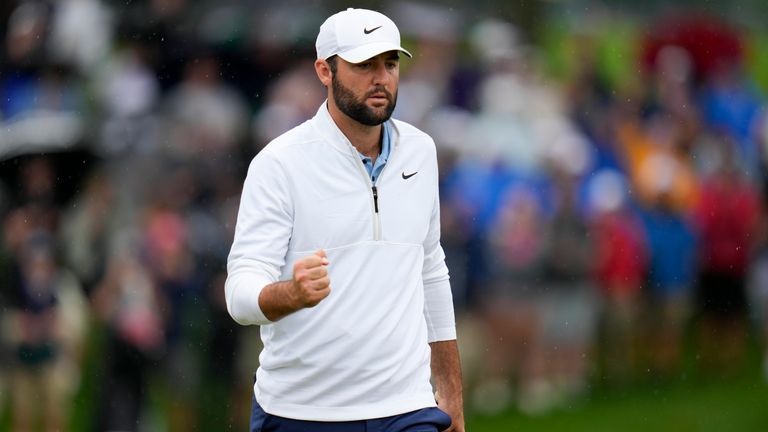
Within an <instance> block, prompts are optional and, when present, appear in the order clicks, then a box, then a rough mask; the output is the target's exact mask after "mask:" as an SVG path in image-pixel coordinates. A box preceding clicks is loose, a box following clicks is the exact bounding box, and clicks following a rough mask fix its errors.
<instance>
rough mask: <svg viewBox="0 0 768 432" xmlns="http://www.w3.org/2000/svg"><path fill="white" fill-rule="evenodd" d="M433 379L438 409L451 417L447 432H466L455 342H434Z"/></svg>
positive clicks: (432, 345)
mask: <svg viewBox="0 0 768 432" xmlns="http://www.w3.org/2000/svg"><path fill="white" fill-rule="evenodd" d="M429 346H430V347H431V348H432V360H431V368H432V378H433V379H434V383H435V390H436V391H435V400H436V401H437V407H438V408H440V409H441V410H443V411H445V413H446V414H448V415H449V416H451V420H453V422H452V423H451V427H449V428H448V429H446V431H447V432H464V398H463V396H462V386H461V362H460V361H459V348H458V345H457V344H456V341H455V340H448V341H440V342H432V343H430V344H429Z"/></svg>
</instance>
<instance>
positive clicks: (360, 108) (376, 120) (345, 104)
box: [332, 75, 397, 126]
mask: <svg viewBox="0 0 768 432" xmlns="http://www.w3.org/2000/svg"><path fill="white" fill-rule="evenodd" d="M332 85H333V100H334V102H336V106H337V107H339V109H340V110H341V112H343V113H344V114H346V115H347V116H349V117H350V118H352V119H353V120H355V121H357V122H359V123H362V124H364V125H367V126H376V125H380V124H382V123H384V122H385V121H387V120H389V118H390V117H392V111H394V110H395V104H397V92H395V94H394V95H393V94H392V93H390V92H388V91H387V90H386V89H384V88H383V87H377V88H375V89H373V90H371V91H369V92H368V93H367V94H366V95H365V97H363V100H362V101H360V100H358V99H357V98H355V95H354V94H353V93H352V90H350V89H348V88H346V87H344V85H343V84H342V83H341V82H340V81H339V80H338V79H336V75H334V76H333V79H332ZM374 93H384V94H385V95H386V98H387V101H388V102H389V103H388V104H387V106H386V107H385V109H384V112H383V113H382V112H379V111H375V110H373V109H372V108H370V107H368V106H367V105H366V104H365V100H366V99H368V97H369V96H370V95H372V94H374Z"/></svg>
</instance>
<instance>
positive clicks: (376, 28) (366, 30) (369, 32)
mask: <svg viewBox="0 0 768 432" xmlns="http://www.w3.org/2000/svg"><path fill="white" fill-rule="evenodd" d="M380 28H381V26H378V27H374V28H372V29H370V30H368V29H367V28H363V33H365V34H371V33H373V32H375V31H376V30H378V29H380Z"/></svg>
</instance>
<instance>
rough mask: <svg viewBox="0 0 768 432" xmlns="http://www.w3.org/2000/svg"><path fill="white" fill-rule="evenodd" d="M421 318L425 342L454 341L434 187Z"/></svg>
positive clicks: (424, 270) (427, 240)
mask: <svg viewBox="0 0 768 432" xmlns="http://www.w3.org/2000/svg"><path fill="white" fill-rule="evenodd" d="M422 279H423V281H424V316H425V318H426V320H427V332H428V339H429V342H430V343H431V342H437V341H444V340H452V339H456V320H455V317H454V312H453V295H452V293H451V284H450V281H449V276H448V267H447V266H446V265H445V253H444V252H443V248H442V246H441V245H440V199H439V194H438V192H437V184H435V193H434V204H433V209H432V215H431V218H430V223H429V232H428V233H427V237H426V239H425V241H424V269H423V272H422Z"/></svg>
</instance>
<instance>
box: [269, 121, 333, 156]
mask: <svg viewBox="0 0 768 432" xmlns="http://www.w3.org/2000/svg"><path fill="white" fill-rule="evenodd" d="M317 141H321V138H320V137H318V136H317V134H316V133H314V129H313V127H312V124H311V123H310V122H309V121H305V122H304V123H302V124H300V125H298V126H296V127H294V128H293V129H290V130H289V131H287V132H285V133H283V134H282V135H280V136H278V137H277V138H275V139H273V140H272V141H270V142H269V143H268V144H267V145H266V146H264V148H263V149H262V150H261V151H260V152H259V154H261V153H264V154H265V155H271V156H273V157H278V158H279V157H280V155H281V154H283V153H284V152H286V151H288V149H290V148H292V147H294V146H296V145H303V144H309V143H313V142H317ZM257 156H258V155H257Z"/></svg>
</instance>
